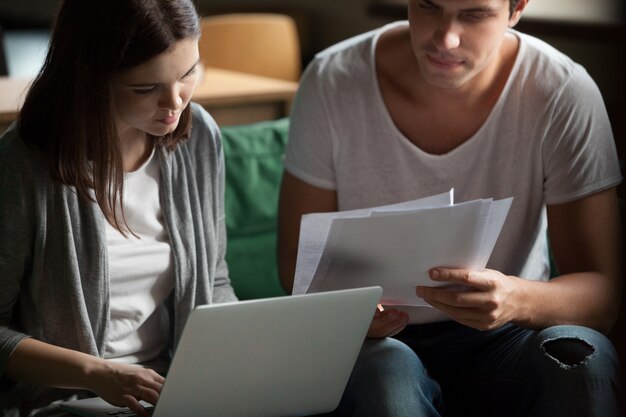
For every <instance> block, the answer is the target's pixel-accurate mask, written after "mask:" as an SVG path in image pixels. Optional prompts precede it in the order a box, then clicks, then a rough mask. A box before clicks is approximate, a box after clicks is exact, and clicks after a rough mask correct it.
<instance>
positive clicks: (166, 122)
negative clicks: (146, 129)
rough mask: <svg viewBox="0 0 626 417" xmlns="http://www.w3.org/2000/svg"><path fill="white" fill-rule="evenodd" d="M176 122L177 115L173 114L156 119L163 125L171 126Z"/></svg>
mask: <svg viewBox="0 0 626 417" xmlns="http://www.w3.org/2000/svg"><path fill="white" fill-rule="evenodd" d="M177 120H178V114H174V115H172V116H167V117H164V118H162V119H157V122H159V123H163V124H164V125H171V124H174V123H176V121H177Z"/></svg>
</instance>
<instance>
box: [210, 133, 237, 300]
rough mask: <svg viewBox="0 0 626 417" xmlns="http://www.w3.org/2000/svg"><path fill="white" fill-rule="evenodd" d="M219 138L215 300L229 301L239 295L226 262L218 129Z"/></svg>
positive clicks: (223, 179) (222, 172) (223, 176)
mask: <svg viewBox="0 0 626 417" xmlns="http://www.w3.org/2000/svg"><path fill="white" fill-rule="evenodd" d="M216 131H217V132H216V135H217V138H218V145H219V153H218V161H219V162H218V170H217V178H216V187H215V190H216V193H215V199H216V213H217V214H216V225H215V228H216V231H217V252H218V253H217V267H216V274H215V281H214V284H213V302H214V303H224V302H229V301H237V296H236V295H235V291H234V290H233V287H232V286H231V283H230V278H229V275H228V265H227V264H226V216H225V214H224V183H225V166H224V147H223V146H222V141H221V135H220V133H219V130H218V129H216Z"/></svg>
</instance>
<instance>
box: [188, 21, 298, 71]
mask: <svg viewBox="0 0 626 417" xmlns="http://www.w3.org/2000/svg"><path fill="white" fill-rule="evenodd" d="M199 48H200V59H201V61H202V63H203V64H204V65H205V66H210V67H216V68H223V69H229V70H234V71H241V72H247V73H251V74H257V75H262V76H265V77H272V78H279V79H284V80H289V81H298V80H299V79H300V73H301V65H302V64H301V58H300V44H299V39H298V32H297V29H296V25H295V22H294V20H293V19H292V18H291V17H289V16H287V15H282V14H271V13H234V14H224V15H215V16H209V17H204V18H202V37H201V39H200V44H199Z"/></svg>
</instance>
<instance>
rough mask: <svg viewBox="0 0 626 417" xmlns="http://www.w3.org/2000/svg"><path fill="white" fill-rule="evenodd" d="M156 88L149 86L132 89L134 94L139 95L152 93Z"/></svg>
mask: <svg viewBox="0 0 626 417" xmlns="http://www.w3.org/2000/svg"><path fill="white" fill-rule="evenodd" d="M156 90H157V87H156V86H154V87H149V88H135V89H133V91H134V92H135V94H139V95H146V94H150V93H153V92H155V91H156Z"/></svg>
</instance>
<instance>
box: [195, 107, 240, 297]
mask: <svg viewBox="0 0 626 417" xmlns="http://www.w3.org/2000/svg"><path fill="white" fill-rule="evenodd" d="M194 112H195V113H196V114H197V116H198V117H199V118H200V119H201V122H202V125H203V127H202V128H201V129H199V130H201V131H202V132H203V133H202V134H206V136H207V137H209V138H210V140H211V142H212V144H211V146H210V147H211V148H212V149H211V151H209V153H208V155H207V159H204V158H203V160H202V161H200V162H199V164H200V165H199V166H198V168H199V169H200V172H201V173H200V175H201V176H202V175H204V174H202V172H203V170H204V169H206V168H208V172H209V173H210V174H209V176H210V183H211V184H210V188H211V189H212V190H213V192H212V193H211V194H210V195H211V196H212V201H211V205H212V213H213V223H214V231H215V232H214V235H213V234H212V236H211V239H210V240H211V241H212V242H214V243H215V246H216V248H215V249H213V248H211V247H209V248H207V250H208V251H212V250H215V252H216V253H215V256H216V258H215V262H216V264H215V275H214V277H213V287H212V290H211V301H212V302H213V303H224V302H229V301H237V296H236V295H235V291H234V290H233V287H232V286H231V282H230V278H229V274H228V265H227V264H226V216H225V211H224V187H225V171H226V169H225V162H224V147H223V146H222V136H221V134H220V130H219V127H218V126H217V123H216V122H215V120H214V119H213V117H211V115H210V114H209V113H208V112H207V111H206V110H205V109H204V108H202V107H201V106H199V105H196V104H194ZM196 128H200V127H199V126H196ZM207 160H208V161H210V164H209V166H208V167H207V166H206V161H207ZM209 258H211V256H210V254H209Z"/></svg>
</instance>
